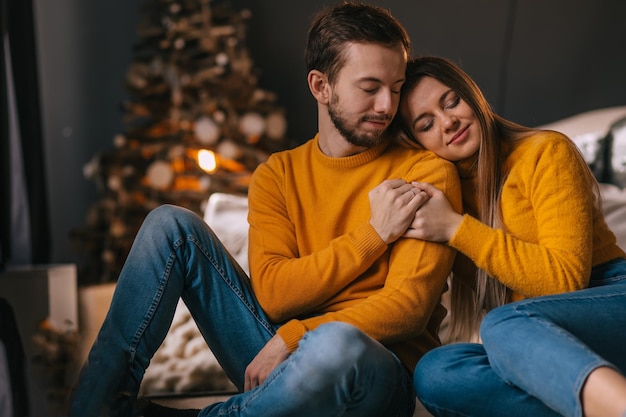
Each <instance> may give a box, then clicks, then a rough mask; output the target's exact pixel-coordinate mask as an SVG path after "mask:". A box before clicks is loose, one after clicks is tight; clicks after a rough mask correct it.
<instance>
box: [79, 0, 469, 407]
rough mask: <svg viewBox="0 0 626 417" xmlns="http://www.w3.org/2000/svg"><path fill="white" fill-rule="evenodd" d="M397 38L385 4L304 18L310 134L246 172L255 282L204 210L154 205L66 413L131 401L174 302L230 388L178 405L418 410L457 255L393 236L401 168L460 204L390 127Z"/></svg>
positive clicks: (429, 161)
mask: <svg viewBox="0 0 626 417" xmlns="http://www.w3.org/2000/svg"><path fill="white" fill-rule="evenodd" d="M409 50H410V43H409V39H408V36H407V34H406V32H405V30H404V29H403V28H402V26H401V25H400V24H399V22H398V21H397V20H396V19H394V18H393V17H392V16H391V15H390V14H389V13H388V12H387V11H385V10H383V9H380V8H377V7H373V6H369V5H363V4H354V3H344V4H340V5H338V6H335V7H332V8H328V9H325V10H323V11H321V12H320V13H319V14H318V15H317V16H316V17H315V19H314V21H313V23H312V25H311V28H310V30H309V38H308V44H307V50H306V63H307V66H308V71H309V72H308V83H309V87H310V90H311V93H312V94H313V96H314V98H315V99H316V100H317V103H318V124H319V133H318V134H317V135H316V136H315V137H314V138H313V139H311V140H309V141H308V142H306V143H305V144H304V145H302V146H300V147H298V148H296V149H293V150H289V151H285V152H280V153H276V154H274V155H272V156H271V157H270V158H269V159H268V161H267V162H266V163H264V164H262V165H261V166H259V167H258V168H257V170H256V171H255V173H254V175H253V179H252V182H251V185H250V189H249V217H248V220H249V223H250V231H249V239H250V242H249V246H250V249H249V259H250V271H251V272H250V275H251V276H250V279H248V277H246V276H245V273H244V272H242V270H241V268H239V266H238V265H237V264H236V263H235V261H234V260H233V259H232V258H231V257H230V256H229V255H228V254H227V253H226V251H225V250H224V249H223V247H222V246H221V244H220V242H219V241H218V240H217V238H216V237H215V236H214V235H213V234H212V233H211V231H210V230H209V229H208V227H207V226H206V225H205V224H204V222H203V221H202V220H201V219H200V218H199V217H198V216H196V215H194V214H192V213H190V212H188V211H186V210H184V209H181V208H176V207H172V206H163V207H160V208H158V209H156V210H154V211H153V212H152V213H151V214H150V215H149V216H148V217H147V218H146V220H145V222H144V225H143V226H142V228H141V230H140V232H139V233H138V235H137V237H136V241H135V244H134V245H133V248H132V250H131V252H130V254H129V256H128V259H127V261H126V264H125V266H124V268H123V270H122V273H121V275H120V278H119V280H118V283H117V287H116V292H115V295H114V298H113V302H112V305H111V309H110V311H109V314H108V316H107V318H106V320H105V322H104V324H103V326H102V329H101V331H100V334H99V336H98V338H97V340H96V342H95V344H94V346H93V348H92V350H91V352H90V355H89V358H88V362H87V364H86V365H85V367H84V369H83V371H82V373H81V377H80V380H79V383H78V386H77V388H76V390H75V392H74V394H73V401H72V404H71V415H76V416H78V415H80V416H96V415H102V414H107V415H112V416H118V415H119V416H122V415H132V413H134V412H136V410H133V408H134V399H135V397H136V395H137V390H138V387H139V384H140V381H141V378H142V375H143V372H144V369H145V368H146V367H147V366H148V363H149V359H150V357H151V356H152V355H153V353H154V352H155V351H156V349H157V348H158V346H159V344H160V343H161V341H162V340H163V338H164V337H165V335H166V333H167V329H168V326H169V324H170V322H171V318H172V316H173V314H174V310H175V307H176V304H177V302H178V298H179V297H182V298H183V300H184V301H185V303H186V304H187V306H188V308H189V310H190V311H191V313H192V315H193V317H194V318H195V320H196V322H197V323H198V327H199V329H200V331H201V332H202V334H203V335H204V337H205V339H206V340H207V343H208V344H209V346H210V347H211V349H212V350H213V352H214V354H215V356H216V357H217V358H218V360H219V361H220V363H221V364H222V366H223V367H224V370H225V371H226V373H227V374H228V375H229V377H230V378H231V379H232V381H233V382H234V383H235V385H236V386H237V387H238V388H239V389H240V391H241V393H240V394H237V395H234V396H233V397H231V398H230V399H229V400H227V401H225V402H223V403H218V404H212V405H210V406H208V407H206V408H205V409H203V410H199V411H198V410H195V411H191V410H188V412H192V413H194V414H195V413H199V414H198V415H200V416H217V415H229V416H255V417H258V416H311V417H320V416H326V415H354V416H376V417H379V416H411V415H412V413H413V409H414V406H415V396H414V393H413V389H412V377H411V373H412V369H413V368H414V366H415V364H416V362H417V360H418V358H419V357H420V356H421V354H423V353H424V352H426V351H427V350H429V349H431V348H433V347H435V346H437V345H438V344H439V339H438V337H437V330H438V326H439V323H440V322H441V319H442V317H443V314H442V313H443V311H442V310H443V309H442V307H441V306H440V304H439V300H440V295H441V293H442V292H443V290H444V287H445V281H446V277H447V276H448V274H449V272H450V269H451V265H452V261H453V257H454V253H453V252H452V251H451V250H450V249H448V248H446V246H445V245H440V244H436V243H428V242H424V241H418V240H414V239H402V238H401V236H402V235H403V234H404V232H405V230H406V228H407V227H408V225H409V224H410V223H411V221H412V219H413V215H414V213H415V210H416V209H417V207H418V206H419V205H420V204H421V203H422V202H423V201H424V199H425V198H426V197H425V196H424V195H422V194H419V193H417V194H416V192H414V191H413V187H412V185H411V184H410V181H412V180H418V179H419V180H420V181H425V182H429V183H432V184H434V185H435V186H437V187H438V188H440V189H441V190H443V191H444V192H445V193H446V195H448V197H449V198H450V199H451V201H452V202H453V205H455V207H456V208H459V206H460V190H459V182H458V178H457V175H456V171H455V170H454V167H453V166H452V165H451V164H449V163H447V162H445V161H443V160H440V159H438V158H436V157H435V156H434V155H433V154H431V153H429V152H426V151H415V150H410V149H406V148H402V147H400V146H398V145H395V144H394V143H392V142H391V141H390V140H389V139H388V138H387V136H386V135H385V131H386V129H387V127H388V126H389V124H390V123H391V120H392V119H393V117H394V115H395V113H396V111H397V107H398V102H399V92H400V87H401V86H402V83H403V81H404V71H405V66H406V62H407V57H408V54H409ZM370 204H371V209H370ZM158 411H159V412H162V413H163V412H165V411H164V410H163V409H160V410H158ZM179 412H180V411H179ZM146 415H149V414H148V411H146ZM179 415H181V414H179Z"/></svg>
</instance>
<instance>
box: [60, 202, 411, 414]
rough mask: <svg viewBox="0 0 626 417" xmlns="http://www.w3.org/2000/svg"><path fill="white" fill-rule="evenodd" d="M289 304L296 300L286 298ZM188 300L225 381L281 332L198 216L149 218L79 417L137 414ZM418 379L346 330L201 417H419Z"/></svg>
mask: <svg viewBox="0 0 626 417" xmlns="http://www.w3.org/2000/svg"><path fill="white" fill-rule="evenodd" d="M285 296H286V297H287V296H289V295H288V294H285ZM180 297H182V299H183V300H184V302H185V304H186V305H187V307H188V308H189V311H190V312H191V315H192V316H193V318H194V320H195V321H196V323H197V324H198V328H199V329H200V332H201V333H202V335H203V336H204V338H205V339H206V341H207V343H208V345H209V346H210V348H211V349H212V351H213V353H214V354H215V356H216V358H217V359H218V361H219V362H220V364H221V365H222V367H223V368H224V370H225V372H226V374H227V375H228V376H229V378H230V379H231V380H232V381H233V383H234V384H235V385H236V386H237V387H238V389H239V390H240V391H242V390H243V380H244V372H245V369H246V366H247V365H248V364H249V363H250V362H251V361H252V359H253V358H254V357H255V356H256V354H257V353H258V352H259V351H260V350H261V348H262V347H263V346H264V345H265V344H266V343H267V341H268V340H269V339H270V338H271V337H272V336H273V335H274V334H275V332H276V329H277V328H278V325H276V324H273V323H271V322H270V321H269V319H268V318H267V317H266V315H265V313H264V312H263V310H262V309H261V307H260V306H259V304H258V302H257V300H256V298H255V296H254V294H253V293H252V289H251V286H250V283H249V279H248V277H247V276H246V274H245V272H244V271H243V270H242V269H241V268H240V267H239V266H238V265H237V263H236V262H235V261H234V259H233V258H232V257H231V256H230V255H229V254H228V253H227V251H226V250H225V249H224V247H223V246H222V244H221V243H220V241H219V240H218V239H217V237H216V236H215V235H214V234H213V232H212V231H211V230H210V229H209V227H208V226H207V225H206V224H205V223H204V221H203V220H202V219H201V218H200V217H199V216H197V215H195V214H194V213H192V212H190V211H188V210H186V209H182V208H180V207H174V206H167V205H166V206H162V207H159V208H157V209H155V210H153V211H152V212H151V213H150V214H149V215H148V216H147V217H146V219H145V221H144V224H143V225H142V227H141V229H140V231H139V233H138V234H137V237H136V238H135V242H134V244H133V247H132V249H131V251H130V254H129V256H128V258H127V260H126V263H125V264H124V268H123V269H122V272H121V274H120V277H119V280H118V282H117V285H116V289H115V293H114V296H113V300H112V303H111V307H110V309H109V312H108V314H107V316H106V318H105V321H104V323H103V325H102V327H101V329H100V332H99V334H98V337H97V339H96V341H95V343H94V345H93V347H92V349H91V351H90V353H89V356H88V359H87V362H86V364H85V366H84V367H83V369H82V371H81V374H80V377H79V380H78V383H77V384H76V387H75V389H74V390H73V392H72V394H71V397H70V416H81V417H93V416H111V417H113V416H133V415H136V414H137V412H138V410H136V409H135V408H136V401H135V399H136V397H137V393H138V390H139V385H140V383H141V379H142V377H143V374H144V371H145V369H146V368H147V367H148V365H149V363H150V359H151V357H152V356H153V354H154V353H155V351H156V350H157V348H158V347H159V345H160V344H161V342H162V341H163V340H164V338H165V336H166V334H167V331H168V329H169V327H170V324H171V322H172V318H173V316H174V312H175V309H176V305H177V303H178V300H179V298H180ZM414 407H415V394H414V392H413V384H412V378H411V375H410V372H409V371H408V370H407V369H406V368H405V367H404V366H403V365H402V363H401V362H400V361H399V360H398V358H397V357H396V356H395V355H394V354H393V353H391V352H390V351H389V350H388V349H386V348H385V347H384V346H382V345H381V344H380V343H378V342H376V341H375V340H373V339H371V338H370V337H368V336H366V335H365V334H364V333H362V332H360V331H359V330H358V329H356V328H355V327H353V326H350V325H348V324H345V323H328V324H325V325H322V326H320V327H319V328H317V329H316V330H314V331H311V332H308V333H307V334H306V335H305V336H304V338H303V339H302V340H301V341H300V344H299V347H298V349H297V350H296V351H295V352H294V353H293V354H292V355H290V356H289V358H288V359H287V360H285V361H284V362H283V363H282V364H281V365H280V366H279V367H277V368H276V369H275V370H274V372H273V373H272V374H271V375H270V376H269V377H268V378H267V380H266V381H265V382H264V383H263V384H261V385H260V386H258V387H257V388H255V389H253V390H251V391H248V392H245V393H240V394H237V395H234V396H233V397H232V398H230V399H229V400H228V401H226V402H224V403H218V404H214V405H211V406H209V407H207V408H205V409H203V410H201V412H200V416H254V417H258V416H296V415H297V416H311V417H319V416H377V417H378V416H382V415H384V416H411V415H412V412H413V409H414Z"/></svg>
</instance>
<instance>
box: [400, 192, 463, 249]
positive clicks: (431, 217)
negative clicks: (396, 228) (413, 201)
mask: <svg viewBox="0 0 626 417" xmlns="http://www.w3.org/2000/svg"><path fill="white" fill-rule="evenodd" d="M411 185H412V186H413V187H415V189H416V191H417V192H422V193H425V194H427V195H428V197H429V198H428V200H427V201H426V202H425V203H424V204H422V205H421V206H420V207H419V208H418V210H417V211H416V213H415V216H414V218H413V221H412V223H411V225H410V226H409V228H408V230H407V231H406V233H405V234H404V237H412V238H415V239H422V240H428V241H431V242H448V241H449V240H450V239H452V236H454V234H455V233H456V231H457V229H458V228H459V226H460V225H461V222H462V221H463V216H462V215H460V214H459V213H457V212H456V211H454V209H453V208H452V206H451V205H450V202H449V201H448V199H447V198H446V196H445V195H444V194H443V193H442V192H441V191H440V190H439V189H437V188H435V187H433V186H432V185H430V184H426V183H421V182H414V183H411Z"/></svg>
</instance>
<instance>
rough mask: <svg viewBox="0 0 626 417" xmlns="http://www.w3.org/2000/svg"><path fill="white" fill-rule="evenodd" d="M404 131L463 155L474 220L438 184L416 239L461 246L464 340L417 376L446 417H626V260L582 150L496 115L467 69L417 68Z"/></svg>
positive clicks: (429, 63) (430, 60)
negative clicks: (606, 218)
mask: <svg viewBox="0 0 626 417" xmlns="http://www.w3.org/2000/svg"><path fill="white" fill-rule="evenodd" d="M400 113H401V116H402V117H401V119H400V122H399V124H400V126H399V127H398V128H399V131H400V134H399V137H400V138H401V140H402V141H403V142H405V143H406V144H409V145H412V146H416V147H420V148H426V149H428V150H431V151H433V152H435V153H436V154H438V155H439V156H441V157H443V158H445V159H448V160H450V161H453V162H454V163H455V164H456V166H457V168H458V172H459V175H460V177H461V181H462V184H463V196H464V197H463V203H464V209H465V214H464V215H461V214H458V213H456V212H455V211H454V210H453V209H452V208H451V206H450V204H448V202H447V200H446V198H445V196H443V194H442V193H441V192H440V191H439V190H437V189H436V188H434V187H432V186H430V185H428V184H422V183H419V184H415V187H416V189H418V190H419V191H424V192H426V193H427V194H428V195H429V196H430V199H429V201H428V202H427V203H426V204H425V205H423V206H422V207H421V208H420V209H419V210H418V211H417V213H416V216H415V219H414V221H413V224H412V226H411V228H410V229H409V230H408V231H407V236H408V237H414V238H419V239H426V240H430V241H436V242H445V243H447V244H448V245H449V246H451V247H453V248H455V249H457V250H458V255H457V256H458V257H457V262H456V264H455V269H454V277H453V280H452V290H451V306H452V307H451V310H452V316H451V338H452V340H454V341H459V340H462V339H466V340H467V338H468V337H469V336H471V335H472V334H476V332H475V330H476V329H477V327H478V323H481V321H482V323H481V324H480V333H479V336H480V339H481V341H482V344H478V343H455V344H450V345H447V346H443V347H441V348H437V349H435V350H433V351H431V352H429V353H427V354H426V355H425V356H424V357H423V359H422V360H421V361H420V362H419V363H418V365H417V367H416V369H415V374H414V382H415V389H416V392H417V395H418V397H419V398H420V400H421V401H422V402H423V403H424V406H425V407H426V408H427V409H428V410H429V411H430V412H431V413H433V414H434V415H437V416H447V415H452V416H459V415H463V416H533V417H536V416H556V415H565V416H581V415H584V416H588V417H593V416H602V417H610V416H616V417H626V378H625V377H624V372H626V313H625V312H626V254H625V253H624V251H623V250H621V249H620V248H619V247H618V246H617V244H616V239H615V236H614V235H613V233H612V232H611V231H610V230H609V229H608V227H607V224H606V222H605V221H604V218H603V216H602V212H601V210H600V208H599V204H600V199H599V191H598V185H597V183H596V181H595V180H594V178H593V176H592V174H591V172H590V171H589V169H588V167H587V165H586V164H585V162H584V160H583V159H582V157H581V156H580V154H579V152H578V150H577V149H576V147H575V145H574V144H573V143H572V142H571V141H570V140H569V139H568V138H567V137H565V136H564V135H562V134H560V133H557V132H553V131H540V130H536V129H530V128H526V127H523V126H520V125H517V124H515V123H512V122H510V121H508V120H505V119H503V118H502V117H500V116H498V115H496V114H495V113H494V112H493V111H492V109H491V107H490V106H489V104H488V103H487V101H486V99H485V97H484V96H483V94H482V93H481V91H480V89H479V88H478V86H477V85H476V84H475V82H473V81H472V80H471V78H470V77H469V76H468V75H467V74H465V73H464V72H463V71H462V70H461V69H460V68H459V67H458V66H456V65H455V64H454V63H452V62H451V61H449V60H446V59H443V58H437V57H424V58H418V59H415V60H414V61H412V62H410V63H409V66H408V68H407V80H406V83H405V84H404V86H403V91H402V101H401V104H400Z"/></svg>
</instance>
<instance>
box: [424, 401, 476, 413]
mask: <svg viewBox="0 0 626 417" xmlns="http://www.w3.org/2000/svg"><path fill="white" fill-rule="evenodd" d="M418 400H419V402H421V403H422V405H423V406H424V407H425V408H426V409H427V410H428V412H430V410H436V411H435V413H434V414H436V415H441V411H443V412H444V413H446V415H449V416H458V417H472V416H471V415H470V414H463V413H460V412H458V411H455V410H451V409H449V408H445V407H439V406H438V405H435V404H432V403H429V402H428V401H422V400H421V399H419V398H418Z"/></svg>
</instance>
